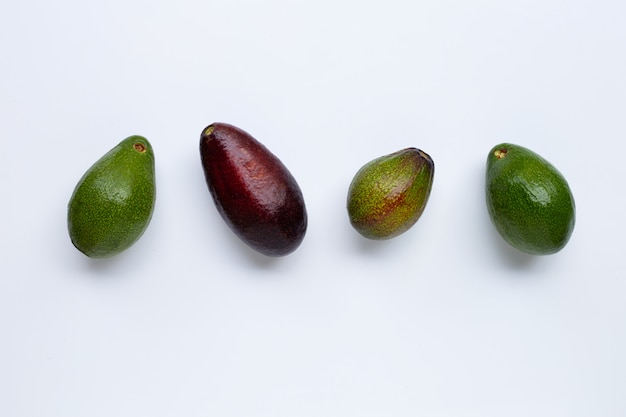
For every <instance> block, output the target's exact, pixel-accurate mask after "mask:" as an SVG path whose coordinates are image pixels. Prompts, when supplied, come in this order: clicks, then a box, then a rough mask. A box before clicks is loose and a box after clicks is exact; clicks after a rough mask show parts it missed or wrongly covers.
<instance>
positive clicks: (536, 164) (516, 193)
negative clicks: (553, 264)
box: [486, 143, 576, 255]
mask: <svg viewBox="0 0 626 417" xmlns="http://www.w3.org/2000/svg"><path fill="white" fill-rule="evenodd" d="M486 196H487V209H488V211H489V216H490V218H491V221H492V223H493V224H494V225H495V227H496V229H497V230H498V232H499V233H500V235H501V236H502V238H503V239H504V240H505V241H507V242H508V243H509V244H510V245H511V246H513V247H515V248H517V249H519V250H520V251H522V252H525V253H528V254H531V255H548V254H553V253H556V252H558V251H560V250H561V249H563V247H564V246H565V245H566V244H567V242H568V241H569V239H570V237H571V235H572V231H573V230H574V224H575V221H576V207H575V204H574V197H573V195H572V192H571V190H570V187H569V185H568V183H567V181H566V180H565V178H564V177H563V175H562V174H561V173H560V172H559V171H558V170H557V169H556V168H555V167H554V166H553V165H552V164H550V163H549V162H548V161H546V160H545V159H544V158H542V157H541V156H539V155H538V154H536V153H535V152H533V151H531V150H530V149H527V148H525V147H523V146H519V145H514V144H510V143H501V144H499V145H497V146H494V147H493V148H492V149H491V150H490V151H489V155H488V156H487V175H486Z"/></svg>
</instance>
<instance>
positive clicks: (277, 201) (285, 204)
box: [200, 123, 307, 257]
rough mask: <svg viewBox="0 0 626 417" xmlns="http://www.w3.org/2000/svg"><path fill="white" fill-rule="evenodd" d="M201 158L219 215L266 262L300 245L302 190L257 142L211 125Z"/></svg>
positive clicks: (225, 126) (203, 139)
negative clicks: (267, 257) (267, 259)
mask: <svg viewBox="0 0 626 417" xmlns="http://www.w3.org/2000/svg"><path fill="white" fill-rule="evenodd" d="M200 158H201V162H202V168H203V170H204V175H205V180H206V183H207V186H208V188H209V191H210V193H211V196H212V197H213V201H214V203H215V206H216V207H217V210H218V212H219V213H220V215H221V217H222V218H223V220H224V221H225V222H226V224H227V225H228V226H229V227H230V229H231V230H232V231H233V232H234V233H235V234H236V235H237V236H238V237H239V238H240V239H241V240H242V241H243V242H244V243H246V244H247V245H248V246H249V247H251V248H252V249H254V250H256V251H257V252H259V253H261V254H263V255H266V256H270V257H280V256H285V255H287V254H290V253H291V252H293V251H295V250H296V248H298V247H299V246H300V244H301V243H302V240H303V239H304V236H305V234H306V229H307V212H306V206H305V203H304V197H303V195H302V191H301V190H300V187H299V185H298V183H297V182H296V180H295V178H294V177H293V176H292V174H291V173H290V172H289V170H288V169H287V167H286V166H285V165H284V164H283V163H282V162H281V161H280V160H279V159H278V158H277V157H276V156H275V155H274V154H273V153H272V152H270V151H269V150H268V149H267V148H266V147H265V146H264V145H263V144H262V143H261V142H259V141H258V140H256V139H255V138H254V137H252V136H251V135H250V134H249V133H247V132H245V131H244V130H242V129H240V128H238V127H235V126H233V125H230V124H227V123H213V124H211V125H209V126H207V127H206V128H205V129H204V130H203V131H202V134H201V136H200Z"/></svg>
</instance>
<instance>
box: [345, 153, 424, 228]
mask: <svg viewBox="0 0 626 417" xmlns="http://www.w3.org/2000/svg"><path fill="white" fill-rule="evenodd" d="M434 173H435V164H434V163H433V160H432V158H431V157H430V156H429V155H428V154H426V152H424V151H421V150H419V149H417V148H406V149H402V150H400V151H397V152H394V153H391V154H389V155H385V156H382V157H379V158H376V159H374V160H372V161H370V162H368V163H367V164H365V165H364V166H363V167H362V168H361V169H360V170H359V171H358V172H357V173H356V175H355V176H354V178H353V179H352V182H351V184H350V187H349V189H348V204H347V207H348V216H349V218H350V223H351V224H352V226H353V227H354V228H355V229H356V230H357V231H358V232H359V233H360V234H361V235H363V236H364V237H366V238H368V239H376V240H382V239H390V238H393V237H396V236H398V235H400V234H402V233H404V232H406V231H407V230H409V229H410V228H411V227H412V226H413V225H414V224H415V222H417V220H418V219H419V218H420V216H421V215H422V212H423V211H424V208H425V207H426V203H427V202H428V197H429V196H430V191H431V189H432V184H433V177H434Z"/></svg>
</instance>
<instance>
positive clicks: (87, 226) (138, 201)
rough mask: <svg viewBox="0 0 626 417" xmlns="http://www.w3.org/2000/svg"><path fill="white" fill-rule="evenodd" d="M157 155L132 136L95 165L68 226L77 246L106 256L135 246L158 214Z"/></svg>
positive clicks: (73, 203)
mask: <svg viewBox="0 0 626 417" xmlns="http://www.w3.org/2000/svg"><path fill="white" fill-rule="evenodd" d="M155 200H156V183H155V169H154V153H153V150H152V146H151V144H150V142H148V140H147V139H146V138H144V137H142V136H136V135H135V136H130V137H128V138H126V139H124V140H123V141H121V142H120V143H119V144H118V145H117V146H115V147H114V148H113V149H111V150H110V151H109V152H107V153H106V154H105V155H104V156H102V158H100V159H99V160H98V161H96V162H95V163H94V164H93V165H92V166H91V167H90V168H89V169H88V170H87V172H85V174H84V175H83V176H82V178H81V179H80V181H79V182H78V184H77V185H76V187H75V189H74V192H73V193H72V196H71V198H70V201H69V204H68V213H67V226H68V231H69V235H70V238H71V241H72V243H73V244H74V246H75V247H76V248H77V249H78V250H79V251H81V252H82V253H84V254H85V255H86V256H88V257H90V258H107V257H111V256H114V255H117V254H119V253H120V252H122V251H124V250H126V249H128V248H129V247H130V246H132V245H133V244H134V243H135V242H136V241H137V240H138V239H139V238H140V237H141V235H142V234H143V233H144V231H145V230H146V228H147V227H148V224H149V223H150V219H151V218H152V212H153V210H154V204H155Z"/></svg>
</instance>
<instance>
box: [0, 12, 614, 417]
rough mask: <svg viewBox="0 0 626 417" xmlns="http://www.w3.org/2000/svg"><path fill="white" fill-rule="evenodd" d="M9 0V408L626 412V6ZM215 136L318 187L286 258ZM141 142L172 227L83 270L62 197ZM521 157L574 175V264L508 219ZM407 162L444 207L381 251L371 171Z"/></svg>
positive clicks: (0, 127) (3, 22)
mask: <svg viewBox="0 0 626 417" xmlns="http://www.w3.org/2000/svg"><path fill="white" fill-rule="evenodd" d="M5 3H6V4H4V5H3V6H2V7H1V11H0V57H1V60H0V113H1V115H2V116H1V118H2V123H0V138H1V139H0V143H1V149H0V178H2V179H1V184H2V190H3V197H2V204H1V205H0V226H1V230H2V232H1V233H0V239H1V241H0V257H1V263H0V331H1V335H2V342H1V343H0V392H1V393H2V394H1V397H0V415H2V416H6V417H18V416H25V417H26V416H28V417H31V416H64V417H72V416H90V417H97V416H116V417H122V416H133V417H136V416H152V417H156V416H188V417H190V416H221V417H231V416H247V417H256V416H272V417H277V416H289V417H294V416H298V417H303V416H316V417H317V416H342V417H344V416H394V417H397V416H418V415H419V416H429V417H439V416H454V417H459V416H463V417H466V416H480V417H486V416H494V417H495V416H498V417H501V416H507V417H515V416H524V417H527V416H550V417H558V416H567V417H574V416H580V417H583V416H585V417H587V416H603V417H613V416H615V417H617V416H624V415H626V397H625V396H624V393H625V392H626V382H625V379H624V375H626V359H625V358H624V352H625V351H626V303H625V302H624V295H625V294H626V281H625V280H624V278H625V273H624V266H623V265H624V264H623V257H624V244H623V242H624V234H625V233H626V226H625V224H624V213H625V212H626V201H625V199H626V197H625V194H624V193H623V190H622V189H623V181H624V178H625V177H626V164H624V163H623V154H624V151H625V150H626V149H625V148H626V145H624V143H625V142H624V138H625V133H626V129H625V126H626V125H625V124H624V117H625V116H624V115H625V114H626V101H625V100H624V97H625V95H626V78H625V76H624V74H626V54H624V51H625V50H626V49H625V47H626V24H625V23H626V21H625V20H626V3H624V2H623V1H621V0H614V1H610V0H594V1H590V0H589V1H565V0H563V1H556V0H541V1H495V0H483V1H462V0H458V1H453V0H449V1H417V2H416V1H392V0H389V1H385V2H368V1H365V2H363V1H325V0H317V1H311V2H298V1H290V2H288V1H266V2H252V1H248V2H245V1H186V0H182V1H170V2H164V1H156V2H155V1H138V0H124V1H121V0H110V1H107V2H100V3H97V2H80V1H72V0H59V1H54V2H46V1H34V0H25V1H20V2H15V1H14V2H5ZM214 121H223V122H229V123H233V124H235V125H237V126H239V127H241V128H243V129H245V130H247V131H248V132H250V133H251V134H252V135H254V136H255V137H257V139H259V140H261V141H262V142H263V143H265V144H266V145H267V146H268V147H269V148H270V149H271V150H272V151H273V152H274V153H275V154H276V155H277V156H279V157H280V158H281V159H282V160H283V162H284V163H285V164H286V165H287V166H288V167H289V168H290V170H291V171H292V173H293V174H294V176H295V177H296V179H297V180H298V182H299V183H300V186H301V187H302V190H303V192H304V195H305V199H306V203H307V208H308V214H309V229H308V233H307V236H306V238H305V240H304V242H303V244H302V246H301V247H300V248H299V249H298V250H297V251H296V252H295V253H293V254H292V255H290V256H288V257H286V258H282V259H265V258H263V257H262V256H261V255H257V254H255V253H252V252H251V251H250V250H249V249H248V248H247V247H245V246H244V245H243V244H241V243H240V242H239V241H238V240H237V239H236V237H234V235H233V234H232V233H231V232H230V230H228V229H227V228H226V226H225V225H224V223H223V222H222V220H221V218H219V216H218V214H217V212H216V210H215V207H214V206H213V202H212V201H211V199H210V195H209V193H208V190H207V188H206V185H205V183H204V178H203V174H202V170H201V166H200V160H199V154H198V141H199V136H200V132H201V130H202V129H203V128H204V127H205V126H206V125H208V124H209V123H211V122H214ZM131 134H141V135H145V136H146V137H148V139H149V140H150V141H151V142H152V144H153V146H154V148H155V153H156V158H157V176H158V178H157V180H158V184H157V189H158V196H157V205H156V210H155V213H154V217H153V221H152V223H151V225H150V227H149V228H148V230H147V232H146V233H145V235H144V236H143V238H142V239H141V240H140V241H139V242H138V243H137V244H136V245H135V246H133V247H132V248H131V249H130V250H128V251H127V252H125V253H123V254H122V255H120V256H118V257H117V258H113V259H110V260H106V261H93V260H89V259H87V258H85V257H84V256H83V255H81V254H80V253H79V252H78V251H76V250H75V249H74V248H73V246H72V245H71V243H70V241H69V238H68V236H67V231H66V224H65V216H66V205H67V202H68V199H69V197H70V194H71V192H72V189H73V188H74V186H75V184H76V182H77V181H78V179H79V178H80V176H81V175H82V174H83V172H84V171H85V170H86V169H87V168H88V167H89V166H90V165H91V164H92V163H93V162H94V161H95V160H96V159H98V158H99V157H100V156H101V155H102V154H103V153H104V152H106V151H108V150H109V149H110V148H111V147H113V146H114V145H115V144H117V142H118V141H120V140H121V139H123V138H125V137H126V136H129V135H131ZM502 141H511V142H515V143H519V144H521V145H524V146H527V147H529V148H531V149H533V150H535V151H536V152H538V153H540V154H541V155H543V156H544V157H546V158H547V159H548V160H550V161H551V162H553V163H554V164H555V165H556V166H557V167H558V168H559V169H560V170H561V172H562V173H563V174H564V175H565V176H566V178H567V179H568V181H569V182H570V185H571V188H572V190H573V192H574V195H575V198H576V203H577V209H578V216H577V224H576V229H575V231H574V234H573V237H572V239H571V241H570V243H569V244H568V246H567V247H566V248H565V249H564V250H563V251H562V252H560V253H559V254H557V255H554V256H550V257H541V258H531V257H527V256H523V255H520V254H517V253H516V252H515V251H514V250H513V249H510V248H509V247H507V246H506V245H505V244H504V243H503V242H502V241H501V239H500V238H499V237H498V236H497V235H496V233H495V231H494V229H493V227H492V226H491V224H490V223H489V219H488V217H487V212H486V208H485V205H484V201H483V199H484V196H483V175H484V163H485V159H486V153H487V151H488V150H489V149H490V148H491V146H493V145H495V144H496V143H499V142H502ZM406 146H416V147H419V148H421V149H423V150H424V151H426V152H428V153H429V154H430V155H431V156H432V157H433V159H434V161H435V164H436V173H435V182H434V188H433V192H432V195H431V199H430V202H429V204H428V206H427V208H426V211H425V213H424V215H423V216H422V218H421V219H420V221H419V222H418V224H417V225H416V226H415V227H414V228H413V229H411V230H410V231H409V232H408V233H406V234H404V235H402V236H400V237H399V238H397V239H395V240H392V241H387V242H369V241H365V240H364V239H362V238H360V236H359V235H358V234H357V233H356V232H355V231H354V230H352V228H351V227H350V225H349V223H348V219H347V214H346V211H345V197H346V192H347V187H348V185H349V182H350V181H351V179H352V176H353V175H354V173H355V172H356V171H357V170H358V168H360V167H361V166H362V165H363V164H364V163H366V162H368V161H369V160H371V159H373V158H375V157H378V156H381V155H383V154H387V153H390V152H393V151H396V150H398V149H401V148H403V147H406Z"/></svg>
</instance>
